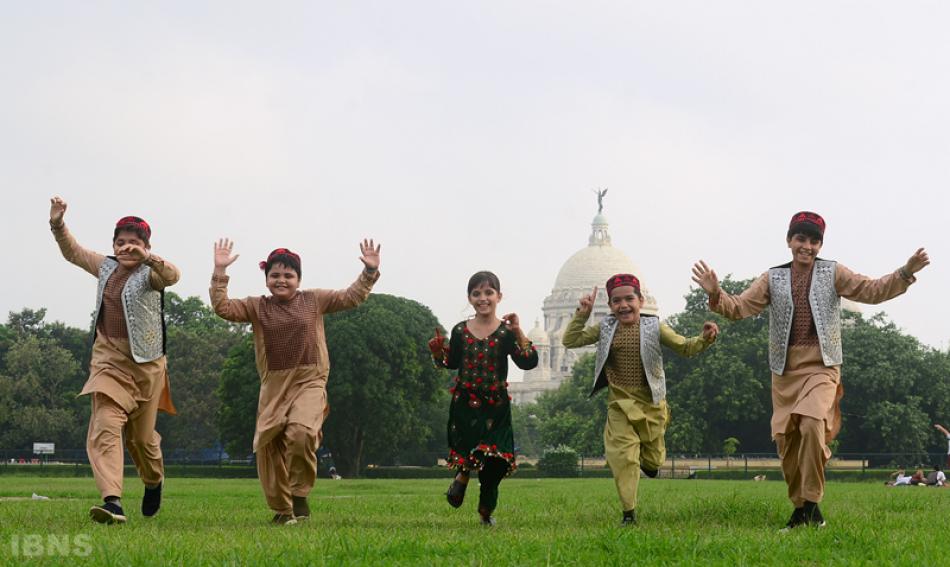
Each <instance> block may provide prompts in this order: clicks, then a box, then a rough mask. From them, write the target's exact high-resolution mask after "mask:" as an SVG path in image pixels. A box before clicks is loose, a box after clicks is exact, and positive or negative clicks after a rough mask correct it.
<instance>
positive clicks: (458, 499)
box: [445, 480, 468, 508]
mask: <svg viewBox="0 0 950 567" xmlns="http://www.w3.org/2000/svg"><path fill="white" fill-rule="evenodd" d="M466 488H468V483H467V482H464V483H463V482H459V481H458V480H453V481H452V484H450V485H449V489H448V491H446V493H445V499H446V500H448V501H449V505H450V506H451V507H453V508H458V507H459V506H461V505H462V501H463V500H465V489H466Z"/></svg>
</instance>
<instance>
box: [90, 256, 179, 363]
mask: <svg viewBox="0 0 950 567" xmlns="http://www.w3.org/2000/svg"><path fill="white" fill-rule="evenodd" d="M118 267H119V262H118V261H116V260H115V258H112V257H111V256H109V257H106V259H105V260H104V261H103V262H102V265H100V266H99V288H98V291H97V292H96V312H95V314H94V315H93V317H92V328H93V333H95V332H96V330H95V329H96V323H97V322H98V321H99V312H100V310H101V309H102V295H103V292H105V289H106V282H108V281H109V278H110V277H111V276H112V274H113V272H115V270H116V268H118ZM151 273H152V269H151V268H149V267H148V266H146V265H145V264H141V265H140V266H139V267H138V268H136V270H135V272H133V273H132V275H131V276H129V279H128V281H126V282H125V287H123V288H122V308H123V311H124V313H123V314H124V315H125V325H126V327H127V328H128V330H129V346H130V347H131V350H132V358H133V359H135V362H139V363H141V362H150V361H152V360H155V359H157V358H160V357H161V356H163V355H164V354H165V317H164V300H165V294H164V292H163V291H155V290H154V289H152V286H151V284H150V283H149V276H150V275H151Z"/></svg>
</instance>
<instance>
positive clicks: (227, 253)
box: [214, 238, 241, 269]
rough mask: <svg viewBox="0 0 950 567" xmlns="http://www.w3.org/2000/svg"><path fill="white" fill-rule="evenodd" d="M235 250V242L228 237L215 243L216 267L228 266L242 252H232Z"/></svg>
mask: <svg viewBox="0 0 950 567" xmlns="http://www.w3.org/2000/svg"><path fill="white" fill-rule="evenodd" d="M232 250H234V242H233V241H232V240H229V239H227V238H221V239H219V240H218V241H217V242H215V243H214V267H215V268H221V269H224V268H227V267H228V266H230V265H231V264H233V263H234V261H235V260H237V259H238V257H240V256H241V255H240V254H234V255H232V254H231V251H232Z"/></svg>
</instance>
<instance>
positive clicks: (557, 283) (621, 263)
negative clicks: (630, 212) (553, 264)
mask: <svg viewBox="0 0 950 567" xmlns="http://www.w3.org/2000/svg"><path fill="white" fill-rule="evenodd" d="M622 273H626V274H633V275H635V276H637V277H638V278H639V277H640V276H641V274H640V269H639V268H637V267H636V266H635V265H634V264H633V262H632V261H631V260H630V258H627V255H626V254H624V253H623V252H621V251H620V250H619V249H617V248H614V247H613V246H610V245H605V246H596V245H595V246H588V247H587V248H583V249H581V250H579V251H578V252H576V253H575V254H574V255H573V256H571V257H570V258H568V259H567V262H564V265H563V266H561V270H560V271H559V272H558V273H557V278H556V279H555V280H554V289H567V288H584V289H588V290H589V289H592V288H593V287H594V286H595V285H596V286H597V287H599V288H601V289H603V288H604V284H605V283H606V282H607V278H609V277H610V276H612V275H614V274H622Z"/></svg>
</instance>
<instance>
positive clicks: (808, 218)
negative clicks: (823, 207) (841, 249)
mask: <svg viewBox="0 0 950 567" xmlns="http://www.w3.org/2000/svg"><path fill="white" fill-rule="evenodd" d="M803 224H810V225H812V226H814V227H815V228H816V229H818V234H820V235H821V236H822V237H824V236H825V219H823V218H821V215H819V214H818V213H813V212H811V211H801V212H799V213H795V214H794V215H792V220H791V221H790V222H789V223H788V233H789V234H794V232H793V231H794V230H795V229H796V228H798V227H799V226H800V225H803Z"/></svg>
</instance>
